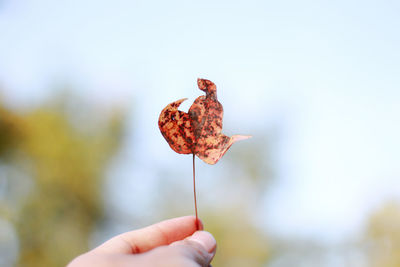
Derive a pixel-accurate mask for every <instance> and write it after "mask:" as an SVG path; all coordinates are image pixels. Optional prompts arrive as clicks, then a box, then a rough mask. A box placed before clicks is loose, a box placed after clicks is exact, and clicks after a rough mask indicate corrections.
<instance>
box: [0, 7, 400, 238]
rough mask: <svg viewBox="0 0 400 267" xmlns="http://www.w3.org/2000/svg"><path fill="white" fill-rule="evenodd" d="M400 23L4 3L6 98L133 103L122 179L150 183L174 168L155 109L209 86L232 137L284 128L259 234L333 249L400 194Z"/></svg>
mask: <svg viewBox="0 0 400 267" xmlns="http://www.w3.org/2000/svg"><path fill="white" fill-rule="evenodd" d="M399 13H400V4H399V2H398V1H394V0H392V1H389V0H384V1H377V0H376V1H289V0H288V1H255V0H250V1H201V2H199V1H122V0H116V1H100V0H97V1H92V0H88V1H77V0H71V1H44V0H37V1H23V0H16V1H10V0H8V1H7V0H3V1H0V88H1V89H0V92H1V95H2V97H3V99H4V100H5V101H6V103H7V104H8V105H10V106H13V107H14V106H15V107H30V106H34V105H37V104H40V103H41V102H42V101H43V100H45V99H46V98H48V97H50V96H52V95H54V94H55V92H54V91H51V90H54V88H55V87H54V86H53V85H58V84H61V85H62V84H63V83H67V84H71V87H72V88H76V89H74V90H76V93H77V94H79V95H81V96H83V97H85V98H87V99H91V101H92V102H93V103H98V104H99V105H103V106H107V105H113V104H117V105H128V106H134V107H132V110H131V112H132V113H134V114H135V115H134V116H135V119H132V121H131V127H132V129H133V128H134V129H136V130H135V131H136V132H135V138H131V139H129V140H128V141H127V145H126V147H125V148H124V153H125V154H124V155H125V156H126V161H125V162H122V163H120V165H119V167H118V170H114V171H115V173H114V174H115V175H116V176H118V177H120V178H118V179H121V181H125V182H128V180H129V175H130V174H131V173H134V172H135V173H140V175H143V176H146V177H149V179H148V180H149V181H152V179H151V177H152V175H154V174H152V173H151V171H150V169H151V167H150V165H151V164H150V163H149V162H151V160H155V161H158V162H162V161H164V160H165V158H168V159H167V162H171V161H172V162H174V164H179V163H178V162H179V160H178V158H175V156H171V155H172V154H171V151H170V150H169V147H168V146H166V145H165V143H164V140H163V139H162V138H160V134H159V131H158V128H157V124H156V123H155V122H156V121H157V119H158V115H159V111H160V110H161V108H162V107H164V106H165V104H166V103H169V102H172V101H174V100H176V99H180V98H183V97H188V98H189V101H187V102H191V101H192V100H194V99H195V97H197V96H198V95H199V91H197V90H196V79H197V78H198V77H202V78H207V79H210V80H212V81H214V82H215V83H216V84H217V86H218V89H219V91H218V96H219V99H220V101H221V102H223V104H224V109H225V117H224V123H225V124H224V129H225V131H226V132H227V133H230V134H233V133H242V134H251V132H249V131H251V130H252V129H257V130H259V129H261V130H262V129H267V128H269V127H272V126H274V127H275V126H276V127H278V128H279V133H280V137H279V140H278V141H277V144H276V151H275V155H276V157H277V162H278V164H277V166H276V167H277V170H276V175H277V177H278V178H279V179H277V182H276V184H275V185H274V187H273V189H272V192H270V194H269V195H268V196H267V197H266V198H265V200H264V202H265V203H264V204H263V205H264V206H265V210H266V212H265V218H264V220H265V224H266V225H268V227H269V229H274V231H275V232H277V233H280V234H282V235H299V236H305V237H317V238H326V239H328V240H336V239H338V238H339V239H340V238H344V237H346V236H348V235H349V234H354V233H357V231H359V230H360V229H362V227H363V222H364V220H365V219H366V218H367V217H368V215H369V214H370V212H371V211H372V210H373V209H374V208H376V207H377V206H379V205H380V204H382V203H383V202H385V201H387V200H390V199H398V198H399V197H400V164H399V158H400V157H399V151H400V141H399V138H398V137H399V136H400V121H399V120H400V117H399V114H400V92H399V89H400V75H399V73H400V30H399V29H400V17H399V16H398V14H399ZM188 105H189V104H186V106H185V105H183V108H188ZM238 111H240V112H238ZM138 150H139V151H147V152H145V155H144V156H143V157H142V158H141V159H140V160H141V161H140V164H139V165H140V166H141V167H140V168H139V169H134V170H133V169H132V168H133V167H132V166H131V165H130V164H129V160H131V159H132V158H135V159H138V157H137V155H135V153H136V152H134V151H138ZM155 151H157V152H156V153H155ZM136 166H137V165H136ZM150 184H151V183H149V184H148V185H143V186H144V187H146V186H151V185H150ZM115 190H120V189H115ZM120 197H121V198H122V200H121V199H119V200H121V201H123V200H124V197H129V196H128V192H126V193H124V194H122V196H120ZM117 200H118V199H117Z"/></svg>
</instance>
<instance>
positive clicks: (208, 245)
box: [187, 231, 217, 253]
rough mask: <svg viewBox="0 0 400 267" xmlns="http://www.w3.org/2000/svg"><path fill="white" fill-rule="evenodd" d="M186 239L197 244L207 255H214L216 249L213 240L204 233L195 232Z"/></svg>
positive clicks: (208, 234)
mask: <svg viewBox="0 0 400 267" xmlns="http://www.w3.org/2000/svg"><path fill="white" fill-rule="evenodd" d="M187 239H188V240H191V241H194V242H197V243H199V244H200V245H201V246H203V247H204V249H205V250H206V251H207V252H208V253H214V252H215V249H216V247H217V241H215V238H214V237H213V236H212V234H210V233H209V232H206V231H197V232H195V233H194V234H193V235H192V236H190V237H188V238H187Z"/></svg>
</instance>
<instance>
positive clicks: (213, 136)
mask: <svg viewBox="0 0 400 267" xmlns="http://www.w3.org/2000/svg"><path fill="white" fill-rule="evenodd" d="M197 85H198V87H199V89H200V90H202V91H204V92H205V93H206V95H205V96H204V95H203V96H199V97H198V98H197V99H196V100H195V101H194V103H193V104H192V106H191V107H190V109H189V112H188V113H186V112H183V111H180V110H178V107H179V106H180V105H181V104H182V102H183V101H185V100H186V98H184V99H180V100H178V101H175V102H172V103H171V104H169V105H168V106H166V107H165V108H164V109H163V110H162V111H161V114H160V117H159V120H158V126H159V127H160V131H161V133H162V135H163V136H164V138H165V140H167V142H168V144H169V145H170V147H171V148H172V149H173V150H174V151H175V152H177V153H180V154H194V155H197V156H198V157H199V158H200V159H202V160H203V161H204V162H206V163H208V164H215V163H217V162H218V160H219V159H220V158H221V157H222V156H223V155H224V154H225V153H226V151H227V150H228V149H229V147H230V146H231V145H232V144H233V143H235V142H237V141H239V140H244V139H248V138H250V137H251V136H244V135H233V136H232V137H228V136H226V135H224V134H222V133H221V131H222V117H223V108H222V105H221V103H219V102H218V100H217V87H216V86H215V84H214V83H213V82H211V81H209V80H205V79H197Z"/></svg>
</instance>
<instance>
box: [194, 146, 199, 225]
mask: <svg viewBox="0 0 400 267" xmlns="http://www.w3.org/2000/svg"><path fill="white" fill-rule="evenodd" d="M195 173H196V168H195V155H194V153H193V195H194V210H195V212H196V230H199V217H198V216H197V201H196V178H195V177H196V174H195Z"/></svg>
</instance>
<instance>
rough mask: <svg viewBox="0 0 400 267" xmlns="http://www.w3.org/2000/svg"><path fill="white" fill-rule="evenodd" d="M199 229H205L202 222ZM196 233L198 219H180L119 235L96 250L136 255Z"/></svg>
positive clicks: (188, 217)
mask: <svg viewBox="0 0 400 267" xmlns="http://www.w3.org/2000/svg"><path fill="white" fill-rule="evenodd" d="M199 227H200V229H203V225H202V223H201V221H200V220H199ZM195 231H196V217H194V216H185V217H179V218H174V219H170V220H166V221H162V222H159V223H156V224H153V225H151V226H148V227H145V228H142V229H139V230H135V231H131V232H126V233H124V234H121V235H118V236H116V237H114V238H112V239H110V240H108V241H107V242H105V243H104V244H102V245H100V246H99V247H97V248H96V249H95V250H101V251H105V252H110V253H126V254H132V253H133V254H136V253H141V252H145V251H148V250H150V249H153V248H155V247H158V246H162V245H168V244H171V243H172V242H175V241H178V240H182V239H184V238H186V237H188V236H190V235H192V234H193V233H194V232H195Z"/></svg>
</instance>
